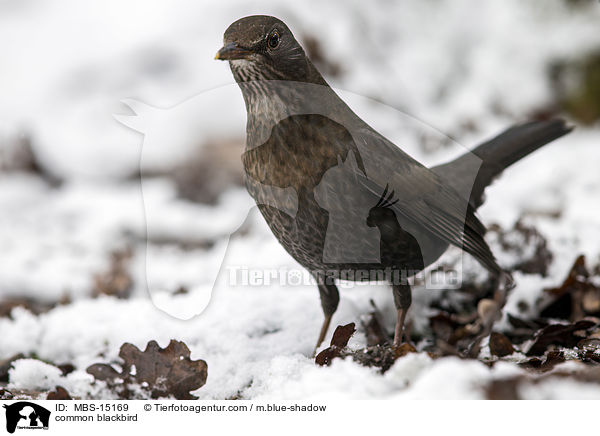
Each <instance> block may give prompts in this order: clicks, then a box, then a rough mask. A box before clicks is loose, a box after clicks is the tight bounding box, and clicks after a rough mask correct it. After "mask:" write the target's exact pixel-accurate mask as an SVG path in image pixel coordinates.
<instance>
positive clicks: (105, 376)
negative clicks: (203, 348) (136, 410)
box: [87, 340, 208, 400]
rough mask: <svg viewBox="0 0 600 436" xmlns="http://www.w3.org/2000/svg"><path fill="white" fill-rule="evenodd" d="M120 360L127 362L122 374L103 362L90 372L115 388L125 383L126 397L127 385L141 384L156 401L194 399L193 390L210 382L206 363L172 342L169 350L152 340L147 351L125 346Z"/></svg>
mask: <svg viewBox="0 0 600 436" xmlns="http://www.w3.org/2000/svg"><path fill="white" fill-rule="evenodd" d="M119 357H121V359H123V362H124V363H123V370H122V371H121V372H120V373H119V372H117V371H116V370H115V369H114V368H113V367H112V366H110V365H106V364H102V363H100V364H95V365H92V366H90V367H89V368H88V369H87V372H88V373H90V374H92V375H93V376H94V377H95V378H96V379H98V380H104V381H107V382H109V384H110V385H111V386H112V387H117V386H118V385H119V384H120V383H119V382H120V381H121V380H122V382H123V389H121V390H120V392H119V394H120V395H121V396H122V397H129V396H131V392H130V391H129V389H128V387H127V385H129V384H131V383H137V384H140V385H141V386H142V388H144V389H145V390H147V391H149V393H150V396H151V397H152V398H162V397H169V396H173V397H175V398H176V399H178V400H191V399H195V398H196V397H195V396H193V395H191V394H190V391H194V390H196V389H199V388H200V387H202V386H204V383H206V377H207V372H208V367H207V364H206V362H205V361H203V360H191V359H190V350H189V348H188V347H187V345H185V344H184V343H183V342H180V341H176V340H171V342H169V345H168V346H167V347H166V348H160V346H159V345H158V343H157V342H156V341H150V342H148V345H146V349H145V350H144V351H141V350H140V349H138V348H137V347H136V346H135V345H132V344H129V343H125V344H123V345H122V346H121V350H120V352H119ZM134 368H135V369H134Z"/></svg>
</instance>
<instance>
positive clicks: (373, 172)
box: [355, 131, 502, 273]
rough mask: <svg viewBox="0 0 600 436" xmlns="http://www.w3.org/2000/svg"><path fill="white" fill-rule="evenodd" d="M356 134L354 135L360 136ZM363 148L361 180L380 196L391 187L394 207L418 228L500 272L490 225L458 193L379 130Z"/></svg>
mask: <svg viewBox="0 0 600 436" xmlns="http://www.w3.org/2000/svg"><path fill="white" fill-rule="evenodd" d="M356 139H357V138H356V137H355V140H356ZM356 143H357V144H359V150H360V149H361V147H360V144H361V143H363V144H365V145H366V146H367V147H368V148H367V147H365V148H363V149H362V150H360V152H361V155H362V159H363V161H364V165H365V167H366V174H365V173H363V172H361V171H356V177H357V180H358V181H359V183H360V184H361V185H362V186H364V187H365V188H367V189H368V190H369V191H370V192H372V193H373V195H374V196H376V197H377V198H380V197H381V194H382V192H383V191H384V190H385V189H386V187H388V189H389V190H390V191H391V190H393V191H394V199H397V200H398V201H397V202H396V203H395V204H394V205H393V206H391V207H392V209H393V210H394V211H395V212H396V213H397V214H399V215H400V216H402V217H403V218H404V219H406V220H408V221H409V222H411V223H413V224H414V225H415V226H416V227H417V228H419V229H421V230H423V231H425V232H427V233H429V234H431V235H433V236H435V237H437V238H439V239H441V240H443V241H445V242H447V243H449V244H452V245H455V246H457V247H459V248H461V249H463V250H465V251H466V252H467V253H469V254H471V255H473V256H474V257H475V258H476V259H477V260H478V261H479V262H481V263H482V265H484V266H485V267H486V268H487V269H489V270H490V271H494V272H498V273H499V272H501V271H502V270H501V268H500V267H499V266H498V264H497V263H496V260H495V259H494V255H493V254H492V252H491V250H490V248H489V247H488V245H487V243H486V242H485V240H484V238H483V235H484V234H485V227H484V226H483V224H482V223H481V221H480V220H479V219H478V218H477V216H476V215H475V211H474V209H473V208H472V207H471V206H470V205H469V204H468V200H467V199H468V198H469V196H468V195H467V196H466V197H465V196H461V195H459V194H458V193H457V192H456V191H455V190H454V189H453V188H452V187H450V186H448V185H446V184H444V182H442V180H441V179H440V178H439V177H438V176H437V175H436V174H435V173H433V172H432V171H431V170H429V169H428V168H426V167H424V166H423V165H421V164H420V163H418V162H417V161H415V160H414V159H412V158H411V157H410V156H408V155H407V154H405V153H404V152H402V151H401V150H400V149H399V148H398V147H396V146H395V145H394V144H392V143H391V142H389V141H388V140H387V139H385V138H383V137H382V136H381V135H379V134H373V132H372V131H371V132H369V134H368V137H367V138H365V140H364V141H361V140H358V141H356Z"/></svg>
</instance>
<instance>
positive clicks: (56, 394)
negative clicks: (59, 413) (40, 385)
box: [46, 386, 73, 400]
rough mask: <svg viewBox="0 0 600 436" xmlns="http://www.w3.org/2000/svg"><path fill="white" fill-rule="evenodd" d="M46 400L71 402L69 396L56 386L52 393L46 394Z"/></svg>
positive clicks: (64, 390) (65, 391)
mask: <svg viewBox="0 0 600 436" xmlns="http://www.w3.org/2000/svg"><path fill="white" fill-rule="evenodd" d="M46 399H47V400H72V399H73V398H71V395H69V393H68V392H67V390H66V389H65V388H63V387H62V386H57V387H56V389H54V390H53V391H50V392H48V395H47V396H46Z"/></svg>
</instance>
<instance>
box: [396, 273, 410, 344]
mask: <svg viewBox="0 0 600 436" xmlns="http://www.w3.org/2000/svg"><path fill="white" fill-rule="evenodd" d="M392 291H393V293H394V304H395V305H396V310H397V311H398V318H397V319H396V329H395V330H394V346H398V345H400V344H401V343H402V335H403V333H404V321H405V320H406V313H407V312H408V308H409V307H410V304H411V302H412V293H411V290H410V285H409V284H408V283H406V284H397V285H392Z"/></svg>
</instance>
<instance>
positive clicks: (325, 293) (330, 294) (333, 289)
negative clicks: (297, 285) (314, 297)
mask: <svg viewBox="0 0 600 436" xmlns="http://www.w3.org/2000/svg"><path fill="white" fill-rule="evenodd" d="M324 280H327V279H326V278H325V279H324ZM317 282H318V283H319V296H320V297H321V307H322V308H323V314H324V315H325V319H324V320H323V326H322V327H321V333H319V339H317V345H316V346H315V351H314V353H313V356H314V355H315V354H317V350H318V349H319V347H320V346H321V344H322V343H323V341H324V340H325V336H326V335H327V330H329V324H330V323H331V317H332V316H333V314H334V313H335V311H336V310H337V307H338V304H339V302H340V293H339V292H338V289H337V286H336V285H335V284H334V283H327V282H326V281H324V282H323V283H321V281H320V280H317Z"/></svg>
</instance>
